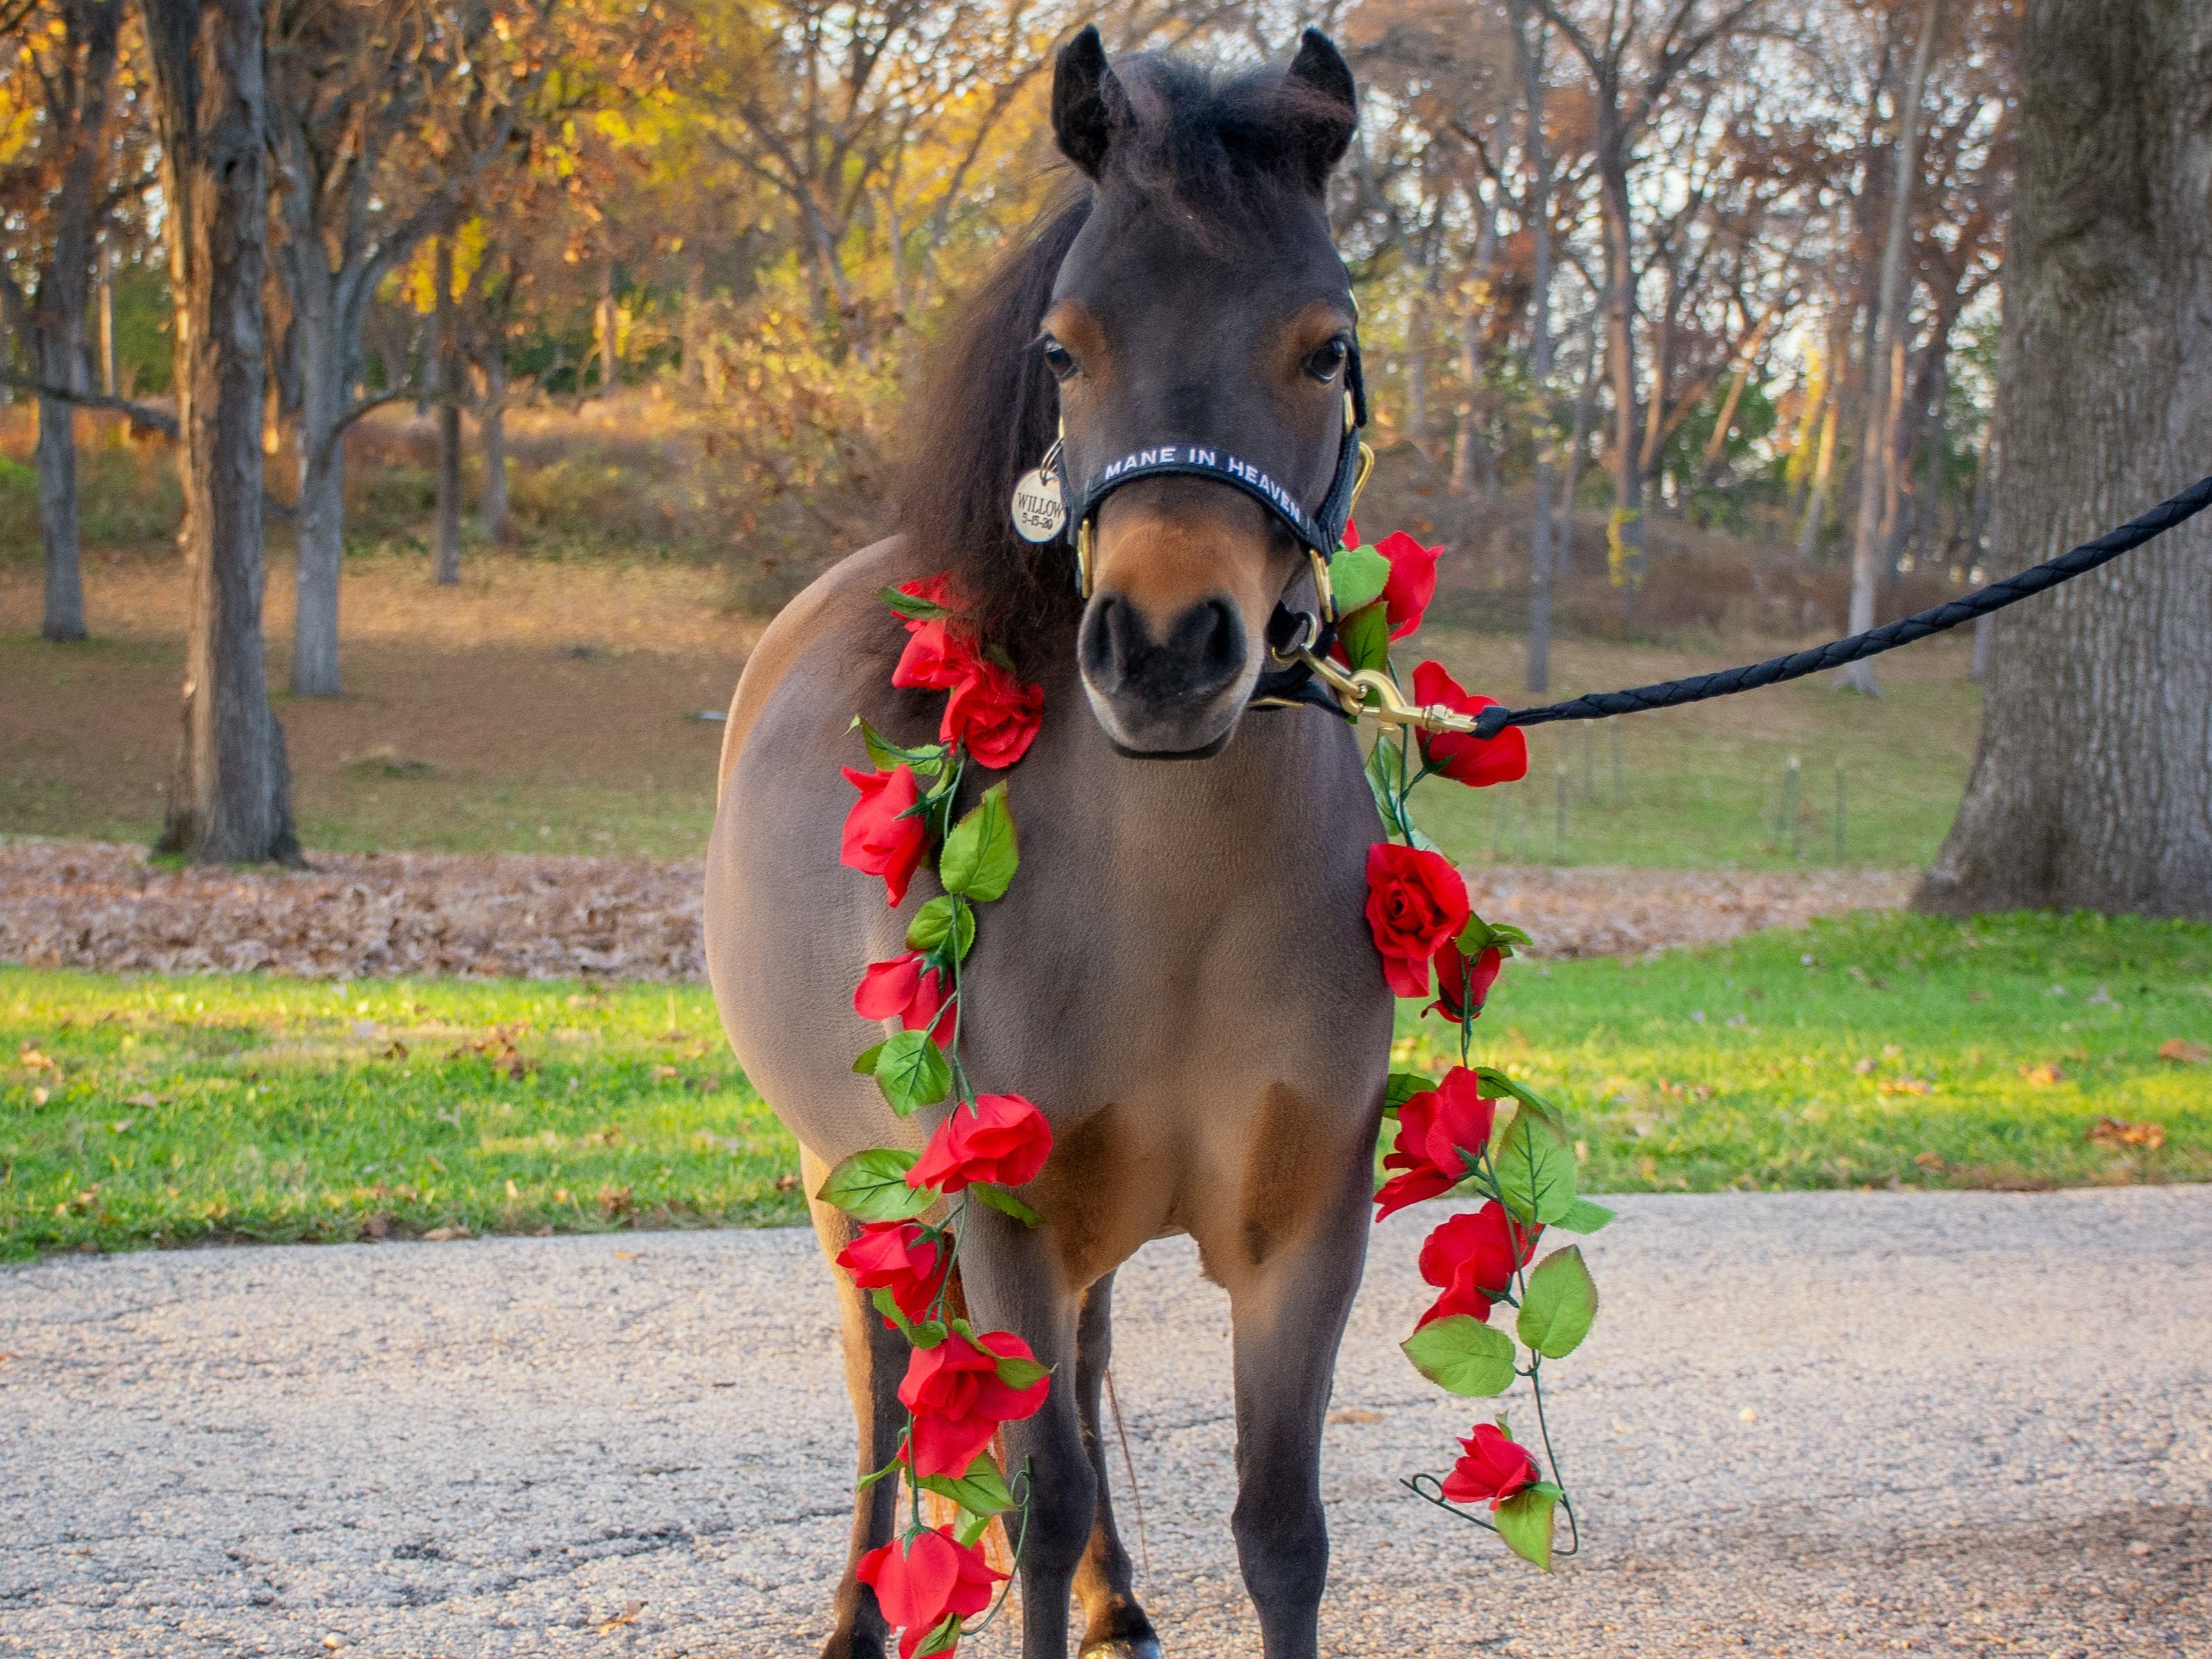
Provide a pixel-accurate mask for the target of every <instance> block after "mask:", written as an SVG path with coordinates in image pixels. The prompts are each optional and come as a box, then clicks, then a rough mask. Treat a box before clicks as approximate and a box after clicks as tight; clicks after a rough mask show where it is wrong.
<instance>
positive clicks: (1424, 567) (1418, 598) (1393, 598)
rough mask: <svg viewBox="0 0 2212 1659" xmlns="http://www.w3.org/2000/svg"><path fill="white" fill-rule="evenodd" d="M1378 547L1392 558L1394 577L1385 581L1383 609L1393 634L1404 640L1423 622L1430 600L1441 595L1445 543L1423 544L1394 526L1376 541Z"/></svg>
mask: <svg viewBox="0 0 2212 1659" xmlns="http://www.w3.org/2000/svg"><path fill="white" fill-rule="evenodd" d="M1375 550H1376V552H1377V553H1380V554H1381V555H1382V556H1383V557H1384V558H1386V559H1388V560H1389V561H1390V580H1389V581H1387V582H1385V583H1383V615H1384V617H1387V618H1388V619H1389V623H1390V637H1391V638H1392V639H1394V640H1402V639H1404V638H1405V637H1406V635H1408V634H1410V633H1412V632H1413V630H1414V629H1417V628H1419V626H1420V625H1421V618H1422V617H1424V616H1425V615H1426V614H1427V612H1428V609H1429V601H1430V600H1431V599H1434V598H1436V596H1437V555H1438V554H1440V553H1442V552H1443V548H1441V547H1423V546H1422V545H1421V544H1420V543H1419V542H1417V541H1415V540H1414V539H1413V538H1412V537H1411V536H1408V535H1407V533H1406V532H1404V531H1402V530H1394V531H1392V532H1390V533H1389V535H1387V536H1385V537H1384V538H1383V539H1382V540H1381V541H1379V542H1377V543H1376V544H1375Z"/></svg>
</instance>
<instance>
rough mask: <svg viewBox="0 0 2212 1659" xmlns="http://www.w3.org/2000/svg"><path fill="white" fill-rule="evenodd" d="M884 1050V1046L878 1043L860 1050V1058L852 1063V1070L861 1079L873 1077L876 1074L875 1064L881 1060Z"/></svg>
mask: <svg viewBox="0 0 2212 1659" xmlns="http://www.w3.org/2000/svg"><path fill="white" fill-rule="evenodd" d="M883 1055H884V1044H883V1043H880V1042H878V1044H876V1046H875V1047H874V1048H863V1049H861V1050H860V1058H859V1059H858V1060H854V1062H853V1069H854V1071H856V1072H858V1073H860V1075H861V1076H862V1077H873V1076H874V1075H875V1074H876V1062H877V1061H878V1060H881V1059H882V1058H883Z"/></svg>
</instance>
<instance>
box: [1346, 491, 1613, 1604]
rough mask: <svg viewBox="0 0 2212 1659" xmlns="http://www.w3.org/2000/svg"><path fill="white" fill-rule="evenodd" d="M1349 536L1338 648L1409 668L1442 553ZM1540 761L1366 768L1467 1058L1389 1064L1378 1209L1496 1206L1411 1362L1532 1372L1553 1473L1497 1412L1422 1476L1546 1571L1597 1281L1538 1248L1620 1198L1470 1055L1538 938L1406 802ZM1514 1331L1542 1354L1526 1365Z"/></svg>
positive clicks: (1398, 539) (1430, 685) (1395, 956)
mask: <svg viewBox="0 0 2212 1659" xmlns="http://www.w3.org/2000/svg"><path fill="white" fill-rule="evenodd" d="M1344 539H1345V546H1344V550H1343V551H1341V552H1340V553H1339V554H1338V555H1337V556H1335V558H1334V559H1332V560H1331V561H1330V562H1329V571H1330V575H1331V577H1332V579H1333V584H1334V587H1335V589H1336V592H1337V599H1338V607H1339V610H1340V613H1341V620H1340V623H1339V627H1338V644H1337V654H1338V655H1339V656H1340V658H1341V659H1343V660H1344V661H1345V662H1346V664H1347V665H1349V666H1351V667H1352V668H1354V669H1362V668H1371V669H1376V670H1379V671H1382V672H1383V673H1386V674H1389V675H1391V676H1392V678H1394V679H1395V677H1396V676H1395V670H1394V669H1393V667H1392V665H1391V662H1390V646H1391V642H1392V641H1396V640H1401V639H1404V638H1406V637H1407V635H1410V634H1412V633H1413V630H1414V629H1417V628H1419V626H1420V622H1421V615H1422V612H1423V611H1425V610H1426V608H1427V606H1428V602H1429V599H1430V598H1431V595H1433V594H1434V592H1435V591H1436V561H1437V550H1435V549H1430V548H1424V547H1422V546H1421V545H1420V544H1419V543H1418V542H1416V541H1415V540H1414V539H1413V538H1412V537H1410V536H1407V535H1406V534H1404V533H1403V532H1400V533H1398V534H1396V535H1392V536H1388V537H1385V538H1383V541H1382V542H1380V543H1379V544H1376V545H1375V546H1373V547H1363V546H1361V545H1360V544H1359V535H1358V530H1357V529H1356V528H1354V527H1353V526H1350V525H1346V526H1345V538H1344ZM1413 701H1414V702H1418V703H1421V704H1423V705H1425V706H1431V707H1434V706H1439V705H1441V706H1442V707H1443V708H1450V709H1454V710H1456V711H1458V712H1460V713H1462V714H1474V713H1475V712H1477V711H1479V710H1480V709H1483V708H1487V707H1489V706H1490V704H1491V702H1492V699H1490V698H1488V697H1480V696H1471V695H1470V694H1469V693H1468V691H1467V690H1464V689H1463V688H1462V686H1461V685H1460V684H1459V683H1458V682H1457V681H1456V680H1455V679H1453V678H1452V677H1451V675H1450V674H1449V672H1447V671H1445V669H1444V667H1443V665H1442V664H1440V663H1434V662H1424V663H1422V664H1420V665H1419V666H1418V667H1416V668H1415V669H1414V670H1413ZM1527 775H1528V740H1527V738H1525V737H1523V736H1522V733H1521V732H1520V731H1519V730H1518V729H1516V728H1515V727H1512V726H1508V727H1506V729H1505V730H1504V731H1503V732H1499V733H1498V735H1497V736H1496V737H1494V738H1477V737H1474V736H1472V735H1470V734H1468V733H1464V732H1419V735H1418V738H1415V737H1414V736H1413V734H1410V733H1408V732H1407V731H1405V730H1404V729H1402V728H1401V730H1400V731H1399V732H1397V733H1396V735H1395V737H1394V736H1392V735H1391V734H1389V733H1388V732H1385V733H1384V734H1383V736H1381V737H1379V738H1377V739H1376V743H1375V746H1374V748H1373V750H1370V753H1369V756H1368V763H1367V778H1368V782H1369V784H1370V787H1372V788H1373V790H1374V793H1375V804H1376V806H1377V807H1378V808H1379V809H1380V810H1381V811H1382V814H1383V827H1384V828H1385V829H1386V830H1387V831H1388V832H1389V834H1390V835H1391V836H1393V837H1395V839H1393V840H1389V841H1385V842H1381V843H1380V844H1378V845H1376V846H1375V847H1372V848H1369V849H1368V854H1367V925H1368V928H1369V931H1370V933H1372V935H1373V937H1374V939H1375V948H1376V951H1377V952H1378V953H1380V955H1381V956H1382V958H1383V978H1384V979H1385V980H1387V981H1389V986H1390V988H1391V989H1392V990H1393V991H1395V993H1396V994H1398V995H1400V996H1401V997H1426V996H1428V995H1429V994H1430V992H1431V984H1432V983H1433V987H1434V990H1435V994H1436V1000H1434V1001H1432V1002H1431V1003H1430V1004H1429V1006H1427V1007H1426V1008H1425V1010H1423V1012H1425V1013H1431V1014H1437V1015H1440V1016H1442V1017H1443V1018H1445V1019H1448V1020H1449V1021H1451V1022H1452V1023H1453V1024H1455V1025H1457V1026H1458V1027H1459V1050H1460V1064H1458V1065H1457V1066H1453V1067H1452V1068H1451V1070H1450V1071H1449V1073H1447V1074H1446V1075H1445V1076H1444V1078H1443V1080H1442V1081H1441V1082H1437V1083H1431V1081H1430V1080H1429V1079H1427V1078H1425V1077H1421V1076H1419V1075H1416V1074H1414V1073H1406V1072H1400V1073H1393V1074H1392V1075H1391V1078H1390V1087H1389V1094H1388V1096H1387V1097H1386V1098H1385V1102H1384V1109H1385V1110H1386V1111H1390V1112H1395V1114H1396V1115H1397V1119H1398V1130H1397V1135H1396V1138H1395V1142H1394V1144H1393V1146H1392V1147H1391V1149H1390V1151H1389V1153H1388V1154H1387V1155H1386V1156H1385V1157H1384V1158H1383V1170H1384V1171H1385V1173H1386V1176H1387V1179H1386V1180H1385V1181H1384V1182H1383V1186H1382V1188H1381V1190H1379V1191H1378V1192H1377V1193H1376V1194H1375V1212H1376V1213H1375V1218H1376V1220H1377V1221H1380V1220H1382V1219H1383V1218H1384V1217H1385V1216H1388V1215H1392V1214H1395V1212H1398V1211H1399V1210H1401V1209H1404V1208H1406V1207H1407V1206H1409V1205H1413V1204H1418V1203H1420V1202H1421V1201H1423V1200H1425V1199H1431V1198H1441V1197H1443V1196H1444V1195H1445V1194H1449V1193H1452V1192H1455V1191H1457V1190H1459V1189H1461V1188H1468V1189H1470V1190H1471V1192H1472V1194H1474V1196H1476V1197H1479V1198H1480V1199H1481V1200H1483V1201H1482V1203H1481V1206H1480V1208H1478V1209H1476V1210H1474V1211H1473V1212H1468V1213H1462V1214H1459V1215H1455V1216H1453V1217H1452V1218H1450V1219H1449V1220H1447V1221H1445V1222H1444V1223H1443V1225H1441V1226H1439V1227H1437V1229H1436V1230H1435V1231H1433V1232H1431V1234H1430V1235H1429V1237H1428V1239H1427V1241H1426V1242H1425V1243H1424V1244H1423V1245H1422V1246H1421V1256H1420V1270H1421V1277H1422V1279H1424V1280H1425V1281H1426V1282H1427V1283H1428V1284H1429V1285H1431V1286H1433V1287H1434V1288H1435V1289H1436V1290H1437V1291H1439V1292H1441V1294H1440V1295H1438V1297H1437V1299H1436V1301H1435V1303H1434V1304H1432V1305H1431V1307H1430V1308H1429V1310H1428V1311H1427V1312H1426V1313H1425V1314H1423V1315H1422V1316H1421V1318H1420V1321H1419V1323H1418V1324H1417V1325H1416V1326H1415V1327H1414V1329H1413V1334H1412V1335H1411V1336H1409V1337H1408V1338H1407V1340H1406V1341H1405V1343H1404V1345H1403V1346H1404V1348H1405V1351H1406V1356H1407V1358H1409V1359H1410V1360H1412V1361H1413V1365H1414V1368H1415V1369H1416V1370H1419V1372H1420V1373H1421V1374H1422V1375H1423V1376H1425V1377H1427V1378H1428V1379H1429V1380H1430V1381H1431V1382H1432V1383H1437V1385H1438V1386H1439V1387H1441V1388H1443V1389H1448V1390H1449V1391H1450V1392H1451V1393H1453V1394H1456V1395H1468V1396H1473V1397H1475V1398H1486V1397H1489V1396H1493V1395H1501V1394H1504V1392H1505V1391H1506V1390H1507V1389H1510V1388H1511V1387H1512V1386H1513V1384H1514V1383H1515V1382H1516V1380H1517V1379H1518V1378H1521V1377H1524V1376H1525V1377H1527V1378H1528V1384H1529V1391H1530V1395H1531V1396H1532V1398H1533V1401H1534V1406H1535V1411H1536V1425H1537V1430H1538V1432H1539V1435H1540V1436H1541V1438H1542V1439H1543V1442H1544V1453H1545V1457H1546V1460H1547V1462H1549V1463H1550V1464H1551V1468H1552V1476H1553V1478H1552V1479H1550V1480H1547V1479H1545V1478H1544V1477H1543V1474H1542V1472H1541V1470H1540V1469H1539V1468H1538V1467H1537V1464H1536V1461H1535V1458H1534V1455H1532V1454H1531V1453H1530V1451H1529V1450H1528V1449H1527V1448H1525V1447H1523V1446H1522V1445H1520V1444H1519V1443H1517V1442H1516V1441H1515V1440H1514V1438H1513V1437H1512V1434H1511V1431H1510V1430H1508V1429H1507V1427H1506V1426H1505V1419H1504V1418H1503V1417H1500V1418H1499V1419H1498V1421H1497V1422H1496V1424H1494V1425H1492V1424H1489V1423H1483V1424H1478V1425H1476V1426H1475V1429H1474V1434H1473V1435H1472V1436H1471V1437H1468V1439H1466V1440H1463V1441H1462V1442H1461V1447H1462V1452H1463V1455H1462V1456H1461V1458H1460V1459H1459V1461H1458V1462H1456V1463H1455V1464H1454V1465H1453V1467H1452V1468H1451V1470H1450V1472H1449V1474H1446V1475H1445V1476H1444V1477H1443V1480H1437V1479H1436V1478H1435V1477H1434V1476H1432V1475H1417V1476H1415V1477H1414V1478H1413V1480H1409V1481H1408V1482H1407V1485H1408V1486H1411V1487H1412V1488H1413V1490H1414V1491H1415V1492H1419V1494H1420V1495H1421V1496H1422V1497H1424V1498H1429V1499H1430V1500H1431V1502H1436V1503H1441V1504H1444V1505H1445V1506H1446V1507H1447V1508H1449V1507H1452V1506H1453V1505H1455V1504H1472V1503H1474V1502H1475V1501H1476V1500H1477V1499H1480V1500H1482V1501H1484V1502H1486V1503H1487V1504H1488V1505H1489V1509H1490V1515H1489V1518H1488V1519H1484V1518H1483V1517H1482V1516H1478V1515H1474V1514H1471V1513H1470V1512H1469V1511H1468V1510H1459V1511H1458V1513H1460V1514H1462V1515H1467V1516H1468V1518H1469V1519H1470V1520H1475V1521H1479V1522H1481V1524H1483V1525H1485V1526H1487V1527H1489V1528H1492V1530H1494V1531H1495V1532H1497V1533H1498V1535H1499V1536H1500V1537H1502V1538H1504V1541H1505V1542H1506V1543H1507V1544H1508V1545H1509V1546H1510V1547H1511V1548H1512V1549H1513V1550H1514V1551H1516V1553H1519V1554H1521V1555H1522V1556H1525V1557H1526V1558H1527V1559H1529V1560H1530V1561H1533V1562H1534V1563H1535V1564H1536V1565H1538V1566H1539V1567H1542V1568H1544V1569H1546V1570H1547V1571H1548V1570H1549V1568H1550V1566H1551V1561H1552V1534H1553V1511H1554V1510H1555V1509H1557V1508H1559V1507H1561V1506H1563V1505H1564V1506H1565V1508H1566V1510H1567V1516H1568V1521H1569V1524H1570V1526H1571V1525H1572V1522H1573V1516H1574V1510H1573V1508H1572V1506H1571V1504H1566V1502H1565V1500H1566V1494H1565V1491H1564V1490H1563V1489H1562V1487H1561V1486H1560V1485H1559V1481H1558V1474H1559V1462H1558V1460H1557V1459H1556V1458H1555V1457H1553V1455H1552V1449H1551V1437H1550V1434H1549V1432H1548V1431H1547V1429H1546V1428H1545V1424H1544V1394H1543V1381H1542V1376H1541V1372H1542V1368H1543V1363H1544V1361H1545V1360H1546V1359H1547V1358H1551V1359H1557V1358H1563V1357H1564V1356H1565V1355H1567V1354H1569V1353H1571V1352H1573V1351H1574V1350H1575V1348H1576V1347H1577V1346H1579V1345H1580V1344H1581V1342H1582V1340H1583V1337H1584V1336H1586V1335H1587V1334H1589V1328H1590V1322H1591V1320H1592V1319H1593V1318H1594V1317H1595V1315H1596V1312H1597V1290H1596V1287H1595V1285H1593V1284H1592V1283H1591V1281H1590V1276H1589V1269H1588V1268H1587V1267H1585V1266H1584V1265H1583V1257H1582V1252H1581V1250H1580V1249H1577V1247H1575V1246H1573V1245H1570V1246H1568V1247H1567V1248H1566V1249H1562V1250H1555V1251H1553V1253H1552V1254H1551V1255H1548V1256H1547V1257H1546V1258H1545V1259H1544V1260H1543V1261H1541V1262H1534V1257H1535V1253H1536V1244H1537V1241H1538V1240H1539V1239H1540V1238H1541V1237H1542V1236H1543V1233H1544V1231H1545V1230H1546V1229H1547V1227H1557V1228H1559V1229H1561V1230H1562V1231H1567V1232H1577V1233H1588V1232H1595V1231H1597V1229H1599V1228H1600V1227H1601V1226H1603V1225H1605V1224H1606V1223H1607V1221H1609V1220H1611V1219H1612V1218H1613V1217H1612V1212H1611V1211H1609V1210H1607V1209H1605V1208H1603V1207H1602V1206H1599V1205H1595V1204H1593V1203H1591V1202H1590V1201H1589V1200H1587V1199H1583V1198H1578V1197H1577V1196H1576V1194H1575V1173H1576V1171H1575V1154H1574V1149H1573V1145H1572V1142H1571V1139H1570V1138H1569V1136H1568V1133H1567V1130H1566V1125H1565V1122H1564V1121H1561V1119H1560V1117H1559V1113H1558V1112H1556V1111H1555V1110H1553V1108H1552V1107H1551V1106H1550V1105H1549V1104H1548V1103H1546V1102H1545V1101H1544V1100H1543V1098H1542V1097H1540V1096H1539V1095H1537V1094H1536V1093H1535V1092H1534V1091H1533V1090H1530V1089H1529V1088H1528V1087H1527V1086H1526V1085H1522V1084H1521V1083H1519V1082H1517V1081H1516V1080H1515V1079H1511V1078H1510V1077H1508V1076H1507V1075H1506V1074H1505V1073H1504V1072H1501V1071H1498V1070H1497V1069H1496V1068H1495V1067H1492V1066H1477V1065H1474V1064H1473V1063H1472V1054H1471V1050H1472V1048H1473V1046H1474V1022H1475V1020H1476V1018H1478V1017H1480V1014H1481V1012H1482V1009H1483V1005H1484V1003H1485V1002H1486V1000H1487V999H1488V997H1489V995H1490V991H1491V987H1492V986H1493V985H1494V984H1495V983H1496V982H1497V980H1498V972H1499V970H1500V969H1502V968H1503V967H1504V962H1505V958H1506V957H1510V956H1511V955H1512V954H1513V952H1514V950H1515V947H1516V946H1518V945H1526V944H1527V943H1528V936H1527V935H1526V934H1524V933H1522V932H1521V931H1520V929H1518V928H1516V927H1503V926H1499V925H1495V924H1492V923H1490V922H1486V921H1483V919H1482V918H1481V917H1480V916H1478V915H1475V914H1474V907H1473V905H1472V904H1470V903H1469V902H1468V893H1467V884H1466V883H1465V881H1463V880H1462V878H1461V876H1460V873H1459V872H1458V870H1457V869H1456V868H1455V867H1454V866H1453V865H1452V862H1451V860H1449V859H1447V858H1445V857H1444V856H1443V854H1442V853H1440V852H1438V851H1437V848H1436V846H1435V844H1434V843H1433V842H1431V841H1430V840H1429V839H1428V838H1427V837H1426V836H1424V835H1422V834H1421V832H1420V831H1419V829H1415V828H1414V827H1413V817H1412V814H1411V812H1410V811H1408V809H1407V795H1408V794H1409V793H1411V792H1412V790H1413V787H1414V786H1415V785H1416V784H1418V783H1419V782H1421V781H1423V780H1424V779H1426V778H1430V777H1445V778H1449V779H1451V780H1453V781H1455V782H1458V783H1463V784H1467V785H1469V786H1470V787H1477V788H1480V787H1483V786H1485V785H1487V784H1492V783H1511V782H1514V781H1517V780H1519V779H1521V778H1523V777H1526V776H1527ZM1509 1101H1510V1103H1512V1107H1513V1110H1512V1113H1511V1115H1510V1118H1509V1119H1508V1121H1506V1123H1505V1124H1504V1127H1503V1128H1502V1130H1501V1128H1500V1127H1499V1125H1498V1121H1497V1110H1498V1106H1499V1105H1500V1104H1501V1103H1505V1102H1509ZM1532 1262H1534V1266H1533V1267H1532V1266H1531V1263H1532ZM1500 1304H1504V1305H1505V1306H1508V1307H1510V1308H1512V1309H1514V1310H1516V1318H1515V1322H1514V1334H1513V1335H1508V1334H1506V1332H1505V1331H1504V1330H1503V1329H1501V1328H1498V1325H1497V1324H1494V1323H1493V1322H1492V1315H1493V1314H1494V1313H1495V1312H1496V1311H1497V1310H1498V1307H1499V1305H1500ZM1515 1336H1518V1338H1519V1339H1520V1346H1521V1347H1523V1348H1526V1349H1527V1351H1528V1360H1527V1363H1526V1364H1522V1362H1521V1359H1520V1357H1519V1352H1520V1351H1519V1349H1518V1348H1516V1346H1515V1340H1514V1337H1515Z"/></svg>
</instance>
